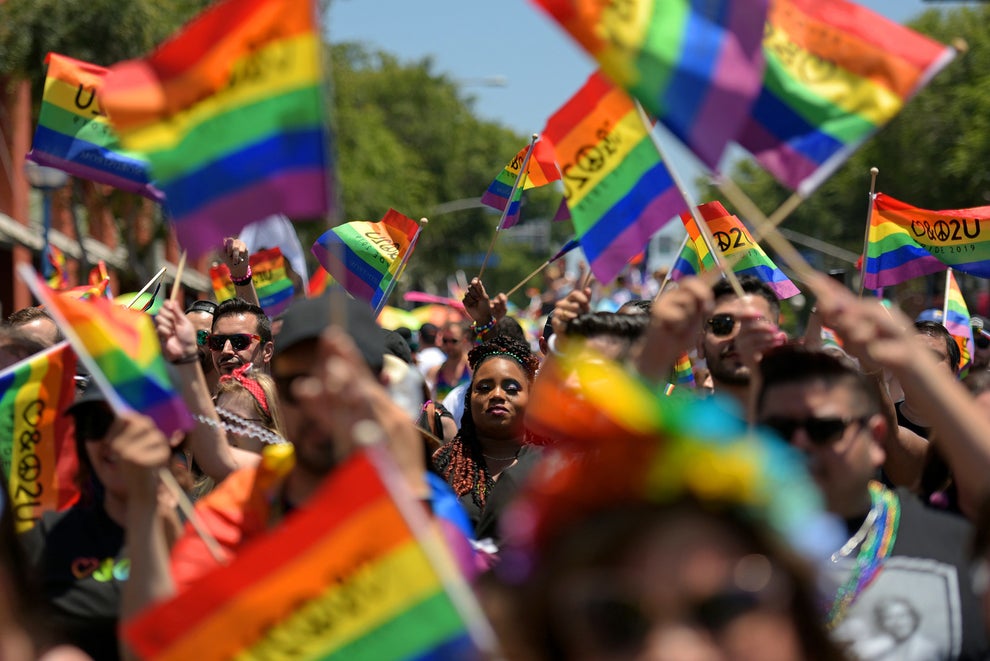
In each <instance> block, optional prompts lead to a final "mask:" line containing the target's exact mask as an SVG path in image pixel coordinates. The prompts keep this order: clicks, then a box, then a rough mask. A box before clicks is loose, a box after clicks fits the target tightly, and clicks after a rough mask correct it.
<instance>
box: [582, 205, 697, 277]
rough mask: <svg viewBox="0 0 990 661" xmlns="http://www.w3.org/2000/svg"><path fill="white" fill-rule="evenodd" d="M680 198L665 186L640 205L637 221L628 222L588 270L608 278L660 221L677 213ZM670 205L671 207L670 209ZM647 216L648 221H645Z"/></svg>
mask: <svg viewBox="0 0 990 661" xmlns="http://www.w3.org/2000/svg"><path fill="white" fill-rule="evenodd" d="M683 208H684V201H683V200H682V199H681V194H680V193H679V192H678V191H677V188H674V187H671V188H668V189H667V190H666V191H664V193H663V194H662V195H659V196H657V197H656V198H654V199H653V201H652V202H650V204H648V205H647V206H646V208H645V209H643V212H642V214H640V216H639V219H638V220H637V222H635V223H632V224H630V225H629V226H628V227H626V229H625V230H623V231H622V233H620V234H619V235H618V236H616V237H615V239H614V240H613V241H612V242H611V243H610V244H609V246H608V248H606V249H605V250H603V251H602V252H601V253H600V254H599V255H598V257H597V258H596V259H595V260H594V261H592V262H591V264H590V266H591V271H592V272H593V273H594V274H595V277H596V278H598V281H599V282H611V281H612V280H614V279H615V276H617V275H618V274H619V273H620V272H621V271H622V269H623V268H624V267H625V265H626V264H627V263H628V262H629V260H630V259H632V257H633V256H635V255H638V254H639V253H640V252H641V251H642V250H643V247H644V246H646V243H647V242H648V241H649V240H650V237H652V236H653V235H654V234H656V233H657V232H658V231H659V230H660V229H661V228H663V226H664V225H666V224H667V223H668V222H670V221H671V220H673V219H674V218H676V217H677V214H678V213H680V211H681V209H683ZM671 209H673V210H674V211H673V212H671ZM647 219H649V222H647Z"/></svg>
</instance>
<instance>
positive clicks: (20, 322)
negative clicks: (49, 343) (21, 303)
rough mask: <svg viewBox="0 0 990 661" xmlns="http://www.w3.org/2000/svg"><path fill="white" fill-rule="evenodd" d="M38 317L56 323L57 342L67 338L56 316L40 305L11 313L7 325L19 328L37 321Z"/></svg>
mask: <svg viewBox="0 0 990 661" xmlns="http://www.w3.org/2000/svg"><path fill="white" fill-rule="evenodd" d="M38 319H47V320H48V321H50V322H52V324H54V325H55V343H56V344H57V343H59V342H61V341H62V340H64V339H65V335H63V334H62V329H61V328H59V325H58V322H57V321H55V317H53V316H52V315H51V313H50V312H49V311H48V310H46V309H44V308H43V307H40V306H35V307H29V308H21V309H20V310H17V311H16V312H13V313H11V315H10V316H9V317H7V322H6V325H7V326H10V327H11V328H17V327H19V326H26V325H27V324H30V323H31V322H32V321H36V320H38Z"/></svg>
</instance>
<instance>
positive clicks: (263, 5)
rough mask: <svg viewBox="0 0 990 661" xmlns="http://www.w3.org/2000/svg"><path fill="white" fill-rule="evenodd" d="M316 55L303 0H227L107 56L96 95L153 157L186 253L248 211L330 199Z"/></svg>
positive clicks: (307, 2)
mask: <svg viewBox="0 0 990 661" xmlns="http://www.w3.org/2000/svg"><path fill="white" fill-rule="evenodd" d="M321 57H322V40H321V38H320V32H319V29H318V24H317V21H316V7H315V6H314V3H313V2H312V1H311V0H224V1H223V2H218V3H216V4H214V5H212V6H211V7H210V8H209V9H207V10H206V11H204V12H203V13H202V14H200V15H199V16H198V17H197V18H195V19H194V20H193V21H192V22H191V23H189V24H188V25H186V27H185V28H184V29H183V30H182V31H181V32H180V33H179V34H177V35H176V36H174V37H173V38H172V39H170V40H169V41H167V42H165V43H164V44H163V45H161V46H160V47H159V48H158V50H156V51H155V52H154V53H152V54H151V55H150V56H148V57H147V58H146V59H144V60H134V61H130V62H124V63H121V64H117V65H115V66H113V67H111V69H110V72H109V73H108V75H107V77H106V80H105V82H104V85H103V89H102V91H101V94H100V99H101V102H102V103H103V106H104V108H105V109H106V111H107V113H108V114H109V115H110V119H111V121H112V123H113V126H114V128H115V129H116V130H117V131H118V133H119V134H120V137H121V141H122V142H123V143H124V145H125V146H126V147H127V148H128V149H133V150H135V151H138V152H141V153H143V154H145V155H146V156H147V158H148V160H149V161H150V163H151V168H152V172H153V174H154V176H155V180H156V182H157V184H158V186H159V187H160V188H161V189H162V190H163V191H164V192H165V195H166V196H167V208H168V212H169V215H170V216H171V218H172V220H173V222H174V223H175V226H176V230H177V232H178V236H179V241H180V243H181V244H182V245H183V247H184V248H186V249H187V250H188V251H189V254H190V257H196V256H199V255H201V254H203V253H205V252H207V251H209V250H210V249H212V248H213V247H215V246H216V245H218V244H219V243H220V241H221V240H222V239H223V238H224V237H225V236H231V235H235V234H237V232H238V231H239V230H240V229H241V228H242V227H244V225H246V224H248V223H250V222H252V221H254V220H259V219H261V218H265V217H267V216H270V215H272V214H275V213H284V214H286V215H288V216H290V217H294V218H310V217H317V216H321V215H323V214H324V213H325V212H326V211H327V209H329V207H330V189H329V183H328V182H329V180H330V178H329V177H328V169H329V167H330V156H329V153H328V147H327V142H328V140H327V128H326V122H327V119H328V109H327V107H326V104H325V103H324V100H323V89H322V84H323V75H322V71H321V65H320V62H321Z"/></svg>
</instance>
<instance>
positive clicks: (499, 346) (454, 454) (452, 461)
mask: <svg viewBox="0 0 990 661" xmlns="http://www.w3.org/2000/svg"><path fill="white" fill-rule="evenodd" d="M496 357H502V358H509V359H511V360H514V361H516V362H517V363H518V364H519V365H520V366H521V367H522V368H523V371H525V372H526V380H527V381H528V382H529V383H530V384H531V383H533V379H534V378H535V377H536V372H537V370H538V369H539V366H540V361H539V359H538V358H537V357H536V356H534V355H533V352H532V351H530V349H529V346H528V345H527V344H526V343H525V342H520V341H519V340H517V339H515V338H512V337H508V336H505V335H496V336H495V337H493V338H491V339H490V340H488V341H487V342H485V343H483V344H480V345H478V346H476V347H475V348H474V349H472V350H471V352H470V353H469V354H468V364H470V366H471V374H472V377H471V384H470V385H469V386H468V389H467V391H466V392H465V393H464V412H465V415H464V416H462V417H461V428H460V430H458V432H457V435H456V436H454V438H453V439H452V440H451V441H450V442H449V443H446V444H444V445H442V446H440V448H439V449H438V450H437V451H436V452H434V453H433V465H434V467H435V468H436V471H437V473H439V474H440V475H441V476H443V478H444V479H445V480H447V482H448V483H449V484H450V486H451V488H452V489H453V490H454V493H456V494H457V495H458V496H463V495H464V494H466V493H469V492H470V493H471V499H472V500H473V501H474V504H475V505H477V506H478V507H479V508H483V507H484V506H485V499H486V498H487V497H488V493H489V492H490V491H491V489H492V487H493V486H494V485H495V480H494V477H493V476H492V474H491V473H490V472H489V470H488V465H487V464H486V463H485V457H484V455H483V454H482V452H481V442H480V441H479V440H478V432H477V429H476V428H475V426H474V419H473V418H472V416H471V393H472V391H473V390H474V375H475V374H477V373H478V367H480V366H481V364H482V363H483V362H485V361H486V360H487V359H489V358H496Z"/></svg>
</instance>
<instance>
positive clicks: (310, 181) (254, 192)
mask: <svg viewBox="0 0 990 661" xmlns="http://www.w3.org/2000/svg"><path fill="white" fill-rule="evenodd" d="M328 185H329V184H328V182H327V177H326V171H325V170H324V169H323V168H322V167H319V168H310V169H308V170H296V171H290V172H281V173H279V174H278V175H276V176H274V177H271V178H269V179H266V180H264V181H259V182H256V183H254V184H252V185H251V186H250V187H249V188H247V189H244V190H240V191H237V192H236V193H234V194H232V195H228V196H227V197H224V198H221V199H218V200H214V201H213V202H211V203H210V204H208V205H207V206H205V207H201V208H199V209H197V210H196V211H195V212H194V213H191V214H189V215H187V216H183V217H182V218H174V219H173V222H174V223H175V230H176V233H177V234H178V237H179V243H180V244H181V245H182V247H183V248H185V249H186V250H188V251H189V257H191V258H196V257H199V256H200V255H203V254H205V253H206V252H208V251H210V250H214V249H216V248H218V247H219V246H220V243H221V242H222V241H223V239H224V238H225V237H228V236H232V235H236V234H237V233H238V232H240V231H241V230H242V229H243V228H244V226H245V225H247V224H248V223H250V222H252V221H255V220H258V219H259V218H264V217H265V216H271V215H273V214H276V213H282V214H285V215H286V216H288V217H289V218H292V219H293V220H297V219H304V218H316V217H321V216H323V213H324V210H325V209H326V208H327V202H326V200H327V195H328Z"/></svg>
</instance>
